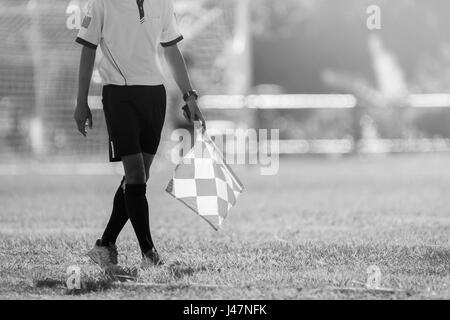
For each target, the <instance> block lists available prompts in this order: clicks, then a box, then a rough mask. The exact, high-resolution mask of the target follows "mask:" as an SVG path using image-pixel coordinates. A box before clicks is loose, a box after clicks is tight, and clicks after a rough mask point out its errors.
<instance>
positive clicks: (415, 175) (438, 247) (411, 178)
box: [0, 155, 450, 299]
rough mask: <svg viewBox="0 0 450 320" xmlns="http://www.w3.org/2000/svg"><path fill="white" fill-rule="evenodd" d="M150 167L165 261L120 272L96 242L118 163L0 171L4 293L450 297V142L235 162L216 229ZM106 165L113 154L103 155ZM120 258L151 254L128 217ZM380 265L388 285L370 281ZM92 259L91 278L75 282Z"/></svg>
mask: <svg viewBox="0 0 450 320" xmlns="http://www.w3.org/2000/svg"><path fill="white" fill-rule="evenodd" d="M159 161H161V164H159V165H158V166H157V168H156V170H153V172H152V182H151V185H150V187H149V190H148V199H149V200H150V210H151V213H150V214H151V216H150V223H151V227H152V231H153V235H154V239H155V242H156V244H157V246H158V248H159V251H160V252H161V253H162V254H163V257H164V258H165V259H166V261H167V262H166V265H165V266H163V267H159V268H154V269H152V270H149V271H146V272H140V273H139V276H138V280H137V281H138V282H137V283H130V284H125V283H122V284H118V283H115V282H112V281H110V279H108V278H107V277H105V276H104V275H103V274H102V272H101V271H100V270H99V269H98V268H97V267H95V266H94V265H93V264H92V263H91V262H90V261H89V259H88V258H87V257H85V256H84V254H85V252H86V251H87V250H88V249H89V248H90V247H91V246H92V245H93V243H94V240H95V239H96V238H97V237H99V236H100V235H101V233H102V229H103V227H104V225H105V223H106V222H107V219H108V214H109V212H110V209H111V203H112V199H111V197H112V195H113V193H114V191H115V189H116V185H117V184H118V182H119V180H120V177H118V176H38V175H31V176H29V175H26V176H25V175H24V176H0V181H1V183H0V274H1V277H0V298H6V299H22V298H26V299H28V298H31V299H40V298H63V299H66V298H67V299H74V298H75V299H96V298H101V299H103V298H106V299H108V298H137V299H260V298H261V299H373V298H374V299H416V298H418V299H421V298H426V299H441V298H443V299H449V298H450V241H449V239H450V156H448V155H441V156H430V155H428V156H398V157H387V158H383V157H375V158H364V157H361V158H349V159H322V158H317V159H315V158H309V159H305V158H295V159H285V160H283V161H281V163H280V172H279V174H278V175H276V176H272V177H267V176H266V177H263V176H260V175H259V170H258V169H257V168H251V167H249V168H236V172H237V174H238V176H239V177H240V178H241V180H242V182H243V184H244V185H245V187H246V190H245V193H244V194H243V195H242V197H241V198H240V199H239V202H238V204H237V207H236V208H234V209H233V211H232V212H231V215H230V216H229V218H228V219H227V220H226V222H225V226H224V228H223V230H222V231H220V232H219V233H217V232H215V231H213V229H212V228H211V227H210V226H208V224H207V223H206V222H204V221H203V220H202V219H200V218H199V217H197V216H195V214H194V213H193V212H191V211H190V210H189V209H187V208H186V207H184V206H183V205H182V204H180V203H179V202H177V201H175V200H174V199H173V198H172V197H170V196H169V195H168V194H166V193H165V192H164V189H165V186H166V183H167V181H168V179H169V176H170V173H171V172H170V170H171V168H172V166H171V165H169V164H165V163H162V162H163V160H159ZM105 165H108V164H105ZM118 247H119V250H120V252H121V256H120V262H121V264H122V265H123V266H124V267H127V268H132V267H133V266H137V265H138V264H139V262H140V260H139V252H138V246H137V241H136V240H135V238H134V235H133V232H132V229H131V226H130V225H129V224H127V226H126V228H125V229H124V233H123V234H122V235H121V236H120V237H119V241H118ZM372 264H375V265H378V266H379V267H380V268H381V271H382V274H383V276H382V283H381V284H382V286H383V287H386V288H391V289H393V291H381V292H378V291H371V290H366V289H365V288H364V283H365V281H366V269H367V267H368V266H369V265H372ZM70 265H78V266H80V267H81V268H82V270H83V274H82V279H83V281H84V282H85V289H84V290H82V291H81V292H79V293H77V294H74V293H71V292H68V291H67V290H66V287H65V280H66V274H65V272H66V269H67V267H68V266H70Z"/></svg>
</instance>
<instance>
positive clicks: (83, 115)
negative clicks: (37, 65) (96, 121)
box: [73, 46, 96, 136]
mask: <svg viewBox="0 0 450 320" xmlns="http://www.w3.org/2000/svg"><path fill="white" fill-rule="evenodd" d="M95 53H96V50H95V49H91V48H89V47H87V46H83V48H82V49H81V59H80V68H79V74H78V97H77V107H76V108H75V112H74V115H73V117H74V119H75V121H76V123H77V127H78V131H80V132H81V134H82V135H83V136H86V134H87V132H86V121H87V122H88V125H89V128H90V129H92V113H91V109H90V108H89V105H88V95H89V86H90V84H91V78H92V72H93V70H94V63H95Z"/></svg>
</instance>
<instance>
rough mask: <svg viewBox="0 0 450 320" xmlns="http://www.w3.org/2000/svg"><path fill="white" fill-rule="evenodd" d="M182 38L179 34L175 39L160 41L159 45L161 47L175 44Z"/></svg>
mask: <svg viewBox="0 0 450 320" xmlns="http://www.w3.org/2000/svg"><path fill="white" fill-rule="evenodd" d="M183 39H184V38H183V36H179V37H178V38H176V39H174V40H172V41H169V42H161V45H162V46H163V47H170V46H173V45H175V44H177V43H178V42H180V41H181V40H183Z"/></svg>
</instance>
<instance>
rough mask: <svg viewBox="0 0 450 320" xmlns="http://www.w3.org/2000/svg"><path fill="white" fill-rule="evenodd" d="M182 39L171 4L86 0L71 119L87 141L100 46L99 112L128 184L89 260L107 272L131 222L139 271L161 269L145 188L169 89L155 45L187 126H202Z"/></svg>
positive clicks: (120, 190) (124, 183)
mask: <svg viewBox="0 0 450 320" xmlns="http://www.w3.org/2000/svg"><path fill="white" fill-rule="evenodd" d="M182 39H183V36H182V35H181V34H180V32H179V30H178V26H177V22H176V17H175V13H174V7H173V3H172V0H90V1H89V3H88V7H87V12H86V16H85V17H84V19H83V22H82V26H81V29H80V32H79V34H78V37H77V38H76V42H78V43H80V44H82V45H83V48H82V51H81V60H80V67H79V88H78V98H77V106H76V109H75V113H74V118H75V121H76V123H77V126H78V130H79V131H80V132H81V133H82V134H83V135H84V136H86V135H87V131H86V129H87V127H89V128H91V129H92V126H93V123H92V114H91V110H90V108H89V105H88V103H87V101H88V99H87V98H88V93H89V86H90V82H91V78H92V72H93V67H94V61H95V55H96V49H97V46H98V45H100V48H101V50H102V53H103V58H102V60H101V62H100V66H99V72H100V75H101V78H102V80H103V84H104V87H103V93H102V96H103V110H104V113H105V119H106V124H107V127H108V134H109V138H110V143H109V150H110V152H109V154H110V161H122V163H123V167H124V171H125V177H124V178H123V179H122V181H121V183H120V186H119V188H118V189H117V192H116V194H115V196H114V201H113V209H112V214H111V217H110V220H109V222H108V224H107V226H106V229H105V231H104V233H103V235H102V237H101V239H98V240H97V241H96V243H95V245H94V248H93V249H92V250H90V251H89V253H88V256H89V257H90V258H91V259H92V260H93V261H95V262H96V263H97V264H99V265H100V266H101V267H103V268H105V269H107V268H111V267H113V266H115V265H117V256H118V253H117V247H116V240H117V237H118V235H119V233H120V232H121V230H122V229H123V227H124V225H125V224H126V222H127V221H128V219H130V221H131V224H132V226H133V229H134V231H135V233H136V237H137V239H138V242H139V246H140V250H141V252H142V257H143V258H142V264H141V267H142V268H148V267H149V266H152V265H159V264H161V263H162V260H161V258H160V256H159V254H158V251H157V250H156V248H155V245H154V243H153V240H152V236H151V233H150V226H149V212H148V203H147V198H146V185H147V182H148V180H149V171H150V165H151V163H152V161H153V159H154V157H155V154H156V152H157V149H158V145H159V142H160V138H161V131H162V128H163V125H164V118H165V112H166V90H165V87H164V85H163V76H162V73H161V70H160V68H159V67H158V63H157V49H158V46H160V45H161V46H162V47H163V48H164V50H163V51H164V56H165V58H166V61H167V63H168V65H169V67H170V69H171V71H172V74H173V77H174V78H175V81H176V83H177V84H178V86H179V88H180V90H181V94H182V95H183V98H184V100H185V101H186V103H187V106H188V107H189V111H190V112H189V114H187V113H185V116H186V117H187V118H188V120H189V121H190V122H192V121H193V120H194V119H199V120H201V121H202V123H203V125H204V126H205V120H204V118H203V115H202V113H201V111H200V109H199V107H198V105H197V98H198V95H197V92H196V91H195V90H193V88H192V86H191V82H190V79H189V75H188V72H187V69H186V64H185V62H184V58H183V55H182V54H181V52H180V50H179V48H178V45H177V44H178V42H179V41H181V40H182Z"/></svg>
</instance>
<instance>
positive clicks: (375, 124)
mask: <svg viewBox="0 0 450 320" xmlns="http://www.w3.org/2000/svg"><path fill="white" fill-rule="evenodd" d="M85 5H86V1H85V0H71V1H69V0H0V39H2V41H1V42H0V162H1V163H3V164H8V163H18V162H26V161H32V162H36V161H62V162H64V161H72V162H79V161H86V162H104V161H106V160H107V155H108V153H107V147H108V144H107V132H106V127H105V122H104V117H103V111H102V105H101V98H100V95H101V87H102V83H101V79H100V77H99V74H98V71H97V70H95V71H94V77H93V81H92V86H91V91H90V98H89V101H90V106H91V108H92V109H93V115H94V130H93V131H92V132H90V133H89V136H88V138H87V139H84V138H83V137H82V136H81V135H80V134H78V133H77V131H76V126H75V123H74V121H73V118H72V115H73V110H74V107H75V99H76V90H77V72H78V62H79V56H80V49H81V48H80V46H79V45H78V44H76V43H75V42H74V39H75V37H76V34H77V32H78V28H79V25H80V22H81V20H82V17H83V10H84V7H85ZM372 5H376V6H378V7H379V8H380V16H379V18H380V19H381V20H380V22H381V25H380V27H381V28H375V29H373V30H370V28H368V25H367V21H368V19H370V18H371V16H372V13H373V12H368V11H367V10H368V8H369V6H372ZM175 7H176V12H177V19H178V22H179V25H180V28H181V31H182V33H183V35H184V36H185V40H184V41H182V42H181V44H180V47H181V49H182V51H183V53H184V54H185V57H186V61H187V64H188V67H189V69H190V72H191V77H192V80H193V83H194V86H195V87H196V88H198V90H199V91H200V92H201V94H202V101H201V105H202V106H203V107H204V109H205V113H206V116H207V119H208V120H209V126H210V127H213V128H215V129H218V130H225V129H227V128H237V127H240V128H276V129H280V152H281V153H282V154H299V155H301V154H323V155H345V154H358V153H371V154H373V153H376V154H390V153H404V152H409V153H419V152H420V153H422V152H448V151H450V126H449V125H448V124H449V123H450V109H449V108H448V107H450V95H449V94H448V93H447V92H448V86H449V83H450V34H449V32H448V30H449V29H450V21H449V19H448V12H449V10H450V2H448V1H446V0H427V1H424V0H421V1H420V0H396V1H388V0H385V1H383V0H378V1H376V0H370V1H365V0H340V1H333V0H282V1H271V0H175ZM372 8H373V7H372ZM97 56H98V57H97V58H98V59H99V58H100V56H101V52H100V50H98V54H97ZM161 64H162V65H163V64H164V61H162V59H161ZM166 85H167V88H168V90H169V107H170V108H169V109H168V110H170V111H169V112H168V115H167V120H166V128H165V131H164V139H163V140H164V142H163V145H162V148H163V150H168V149H169V148H170V146H173V142H172V141H170V134H171V132H172V129H174V128H177V127H183V126H185V125H186V124H185V123H184V121H183V119H182V117H181V112H180V107H181V106H182V102H181V99H180V94H179V92H178V89H177V88H176V87H175V85H174V83H173V81H172V80H171V77H170V75H167V83H166Z"/></svg>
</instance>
